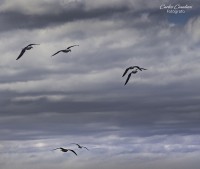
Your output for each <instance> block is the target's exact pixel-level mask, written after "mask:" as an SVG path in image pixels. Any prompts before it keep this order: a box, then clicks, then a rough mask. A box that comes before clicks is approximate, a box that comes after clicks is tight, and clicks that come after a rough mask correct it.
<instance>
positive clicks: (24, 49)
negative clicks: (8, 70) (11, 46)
mask: <svg viewBox="0 0 200 169" xmlns="http://www.w3.org/2000/svg"><path fill="white" fill-rule="evenodd" d="M32 45H39V44H34V43H32V44H29V45H28V46H26V47H25V48H23V49H22V51H21V53H20V54H19V56H18V57H17V59H16V60H18V59H19V58H21V57H22V55H23V54H24V53H25V52H26V50H31V49H32V48H33V46H32Z"/></svg>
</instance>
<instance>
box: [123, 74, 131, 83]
mask: <svg viewBox="0 0 200 169" xmlns="http://www.w3.org/2000/svg"><path fill="white" fill-rule="evenodd" d="M131 74H132V72H131V73H129V75H128V77H127V79H126V82H125V84H124V85H126V84H127V83H128V81H129V79H130V77H131Z"/></svg>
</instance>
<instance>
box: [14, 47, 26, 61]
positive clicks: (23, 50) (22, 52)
mask: <svg viewBox="0 0 200 169" xmlns="http://www.w3.org/2000/svg"><path fill="white" fill-rule="evenodd" d="M25 51H26V49H25V48H24V49H22V51H21V52H20V54H19V56H18V57H17V59H16V60H18V59H19V58H21V57H22V55H23V54H24V52H25Z"/></svg>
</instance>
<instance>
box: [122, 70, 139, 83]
mask: <svg viewBox="0 0 200 169" xmlns="http://www.w3.org/2000/svg"><path fill="white" fill-rule="evenodd" d="M137 72H138V69H136V70H133V71H132V72H131V73H129V74H128V77H127V79H126V82H125V84H124V86H125V85H126V84H127V83H128V81H129V79H130V77H131V74H136V73H137Z"/></svg>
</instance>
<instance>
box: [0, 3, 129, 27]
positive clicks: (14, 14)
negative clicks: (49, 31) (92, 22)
mask: <svg viewBox="0 0 200 169" xmlns="http://www.w3.org/2000/svg"><path fill="white" fill-rule="evenodd" d="M60 10H61V11H60V12H59V13H58V14H54V13H53V14H52V13H48V14H42V15H36V14H24V13H21V12H19V11H7V12H1V15H0V24H1V28H0V31H8V30H17V29H35V28H45V27H48V26H57V25H58V24H64V23H67V22H72V21H77V20H85V19H97V18H98V19H106V18H108V17H111V16H115V15H116V14H120V13H124V12H128V11H129V10H130V9H129V8H128V7H126V6H122V7H117V8H109V7H108V8H102V9H95V10H89V11H86V10H85V9H84V6H82V5H81V6H78V7H76V8H75V9H73V10H70V9H66V10H65V9H63V8H61V9H60Z"/></svg>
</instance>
